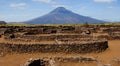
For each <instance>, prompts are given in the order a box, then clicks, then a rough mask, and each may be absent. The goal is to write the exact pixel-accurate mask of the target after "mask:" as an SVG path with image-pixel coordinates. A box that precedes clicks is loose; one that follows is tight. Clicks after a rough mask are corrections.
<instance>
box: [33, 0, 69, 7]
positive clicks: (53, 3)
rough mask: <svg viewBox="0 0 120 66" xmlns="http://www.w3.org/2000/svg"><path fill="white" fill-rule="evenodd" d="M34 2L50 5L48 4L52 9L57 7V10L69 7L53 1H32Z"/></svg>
mask: <svg viewBox="0 0 120 66" xmlns="http://www.w3.org/2000/svg"><path fill="white" fill-rule="evenodd" d="M32 1H34V2H43V3H48V4H51V5H52V7H55V8H56V7H68V6H66V5H63V4H60V3H58V2H55V1H53V0H32Z"/></svg>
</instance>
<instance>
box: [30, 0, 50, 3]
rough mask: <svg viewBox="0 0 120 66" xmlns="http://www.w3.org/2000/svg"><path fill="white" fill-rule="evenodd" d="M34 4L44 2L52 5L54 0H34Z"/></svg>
mask: <svg viewBox="0 0 120 66" xmlns="http://www.w3.org/2000/svg"><path fill="white" fill-rule="evenodd" d="M32 1H34V2H43V3H51V2H52V0H32Z"/></svg>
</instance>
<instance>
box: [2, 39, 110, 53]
mask: <svg viewBox="0 0 120 66" xmlns="http://www.w3.org/2000/svg"><path fill="white" fill-rule="evenodd" d="M107 48H108V42H107V41H101V42H91V43H87V42H86V43H76V44H5V43H0V52H2V53H57V52H63V53H90V52H102V51H104V50H106V49H107Z"/></svg>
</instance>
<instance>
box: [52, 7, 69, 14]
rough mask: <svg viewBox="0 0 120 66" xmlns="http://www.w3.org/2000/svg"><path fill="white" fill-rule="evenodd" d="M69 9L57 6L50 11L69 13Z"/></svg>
mask: <svg viewBox="0 0 120 66" xmlns="http://www.w3.org/2000/svg"><path fill="white" fill-rule="evenodd" d="M70 12H71V11H69V10H67V9H66V8H64V7H58V8H56V9H54V10H53V11H52V12H51V13H70Z"/></svg>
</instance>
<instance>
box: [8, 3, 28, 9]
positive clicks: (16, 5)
mask: <svg viewBox="0 0 120 66" xmlns="http://www.w3.org/2000/svg"><path fill="white" fill-rule="evenodd" d="M9 6H10V7H13V8H25V7H26V6H27V4H26V3H11V4H10V5H9Z"/></svg>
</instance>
